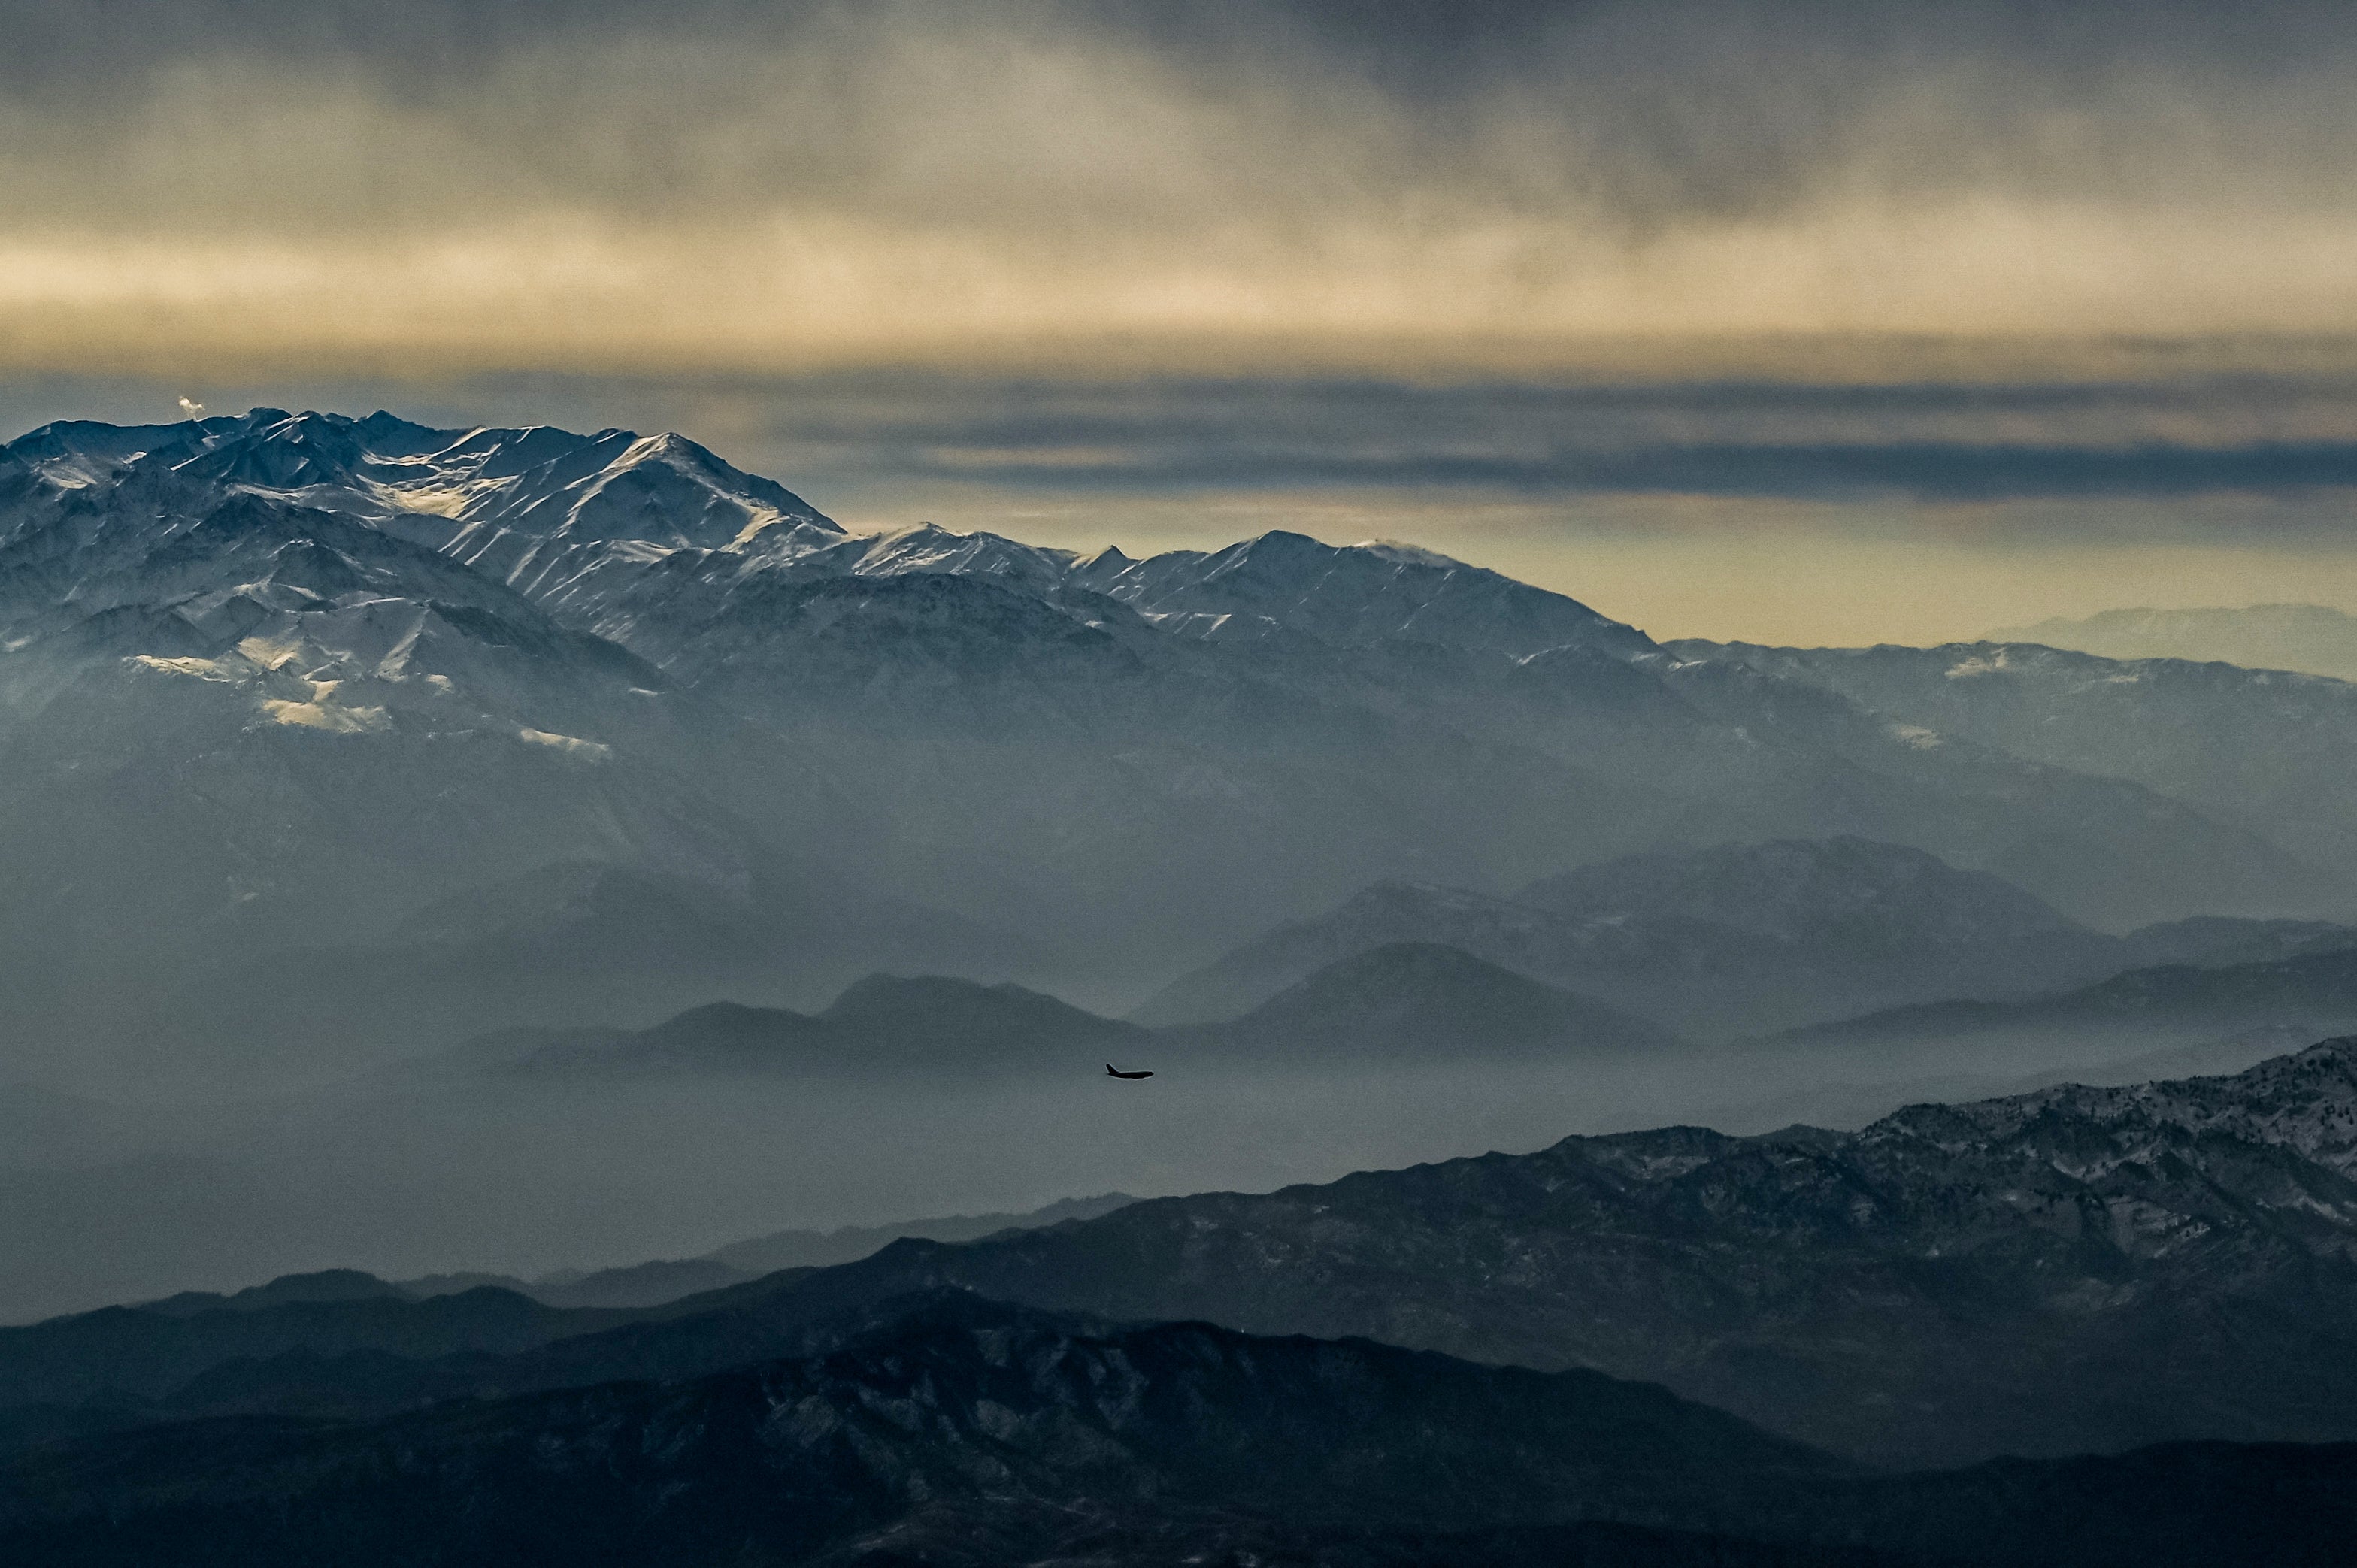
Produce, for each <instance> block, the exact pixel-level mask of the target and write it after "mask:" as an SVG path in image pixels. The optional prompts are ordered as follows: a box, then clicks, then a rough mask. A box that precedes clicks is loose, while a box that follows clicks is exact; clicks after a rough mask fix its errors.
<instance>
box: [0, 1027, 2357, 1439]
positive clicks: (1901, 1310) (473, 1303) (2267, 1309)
mask: <svg viewBox="0 0 2357 1568" xmlns="http://www.w3.org/2000/svg"><path fill="white" fill-rule="evenodd" d="M2352 1170H2357V1044H2352V1042H2349V1041H2345V1040H2342V1041H2332V1042H2328V1043H2325V1044H2323V1045H2319V1046H2316V1047H2311V1048H2309V1049H2308V1050H2305V1051H2301V1052H2298V1053H2297V1054H2294V1055H2291V1056H2287V1057H2279V1058H2273V1059H2271V1060H2269V1061H2266V1062H2264V1063H2262V1064H2260V1065H2259V1066H2257V1067H2255V1068H2253V1069H2249V1070H2248V1071H2245V1072H2243V1073H2240V1074H2237V1075H2234V1076H2232V1077H2225V1078H2210V1079H2183V1080H2179V1081H2175V1082H2168V1083H2159V1084H2148V1085H2137V1086H2131V1087H2124V1088H2109V1089H2097V1088H2084V1087H2074V1086H2063V1087H2058V1088H2054V1089H2050V1090H2040V1091H2039V1092H2036V1093H2032V1094H2029V1095H2023V1096H2018V1097H2013V1098H2008V1099H2002V1100H1994V1101H1978V1102H1973V1103H1967V1104H1962V1105H1953V1106H1941V1105H1924V1106H1917V1107H1912V1108H1910V1109H1909V1110H1907V1111H1904V1112H1900V1113H1898V1114H1896V1115H1893V1116H1890V1117H1888V1118H1885V1119H1884V1120H1882V1121H1880V1122H1876V1123H1874V1124H1872V1125H1870V1126H1868V1127H1867V1128H1865V1129H1863V1130H1861V1131H1859V1132H1857V1133H1830V1132H1825V1131H1823V1130H1813V1129H1808V1128H1794V1129H1791V1130H1788V1131H1787V1132H1784V1133H1775V1134H1770V1135H1767V1136H1763V1137H1754V1138H1736V1137H1729V1136H1727V1135H1724V1134H1721V1133H1713V1132H1709V1131H1706V1130H1705V1129H1700V1128H1691V1127H1688V1128H1665V1129H1661V1130H1658V1131H1654V1132H1648V1133H1624V1134H1616V1135H1611V1136H1605V1137H1575V1138H1569V1139H1566V1140H1564V1141H1562V1142H1561V1143H1559V1144H1555V1145H1553V1146H1551V1147H1549V1148H1547V1149H1544V1150H1542V1151H1540V1152H1537V1153H1534V1154H1529V1155H1485V1156H1482V1157H1480V1158H1478V1159H1459V1160H1452V1161H1448V1162H1443V1163H1440V1164H1437V1165H1423V1166H1417V1167H1415V1168H1412V1169H1406V1170H1398V1171H1371V1172H1365V1173H1361V1174H1359V1175H1356V1176H1350V1177H1346V1178H1344V1179H1343V1180H1341V1181H1339V1182H1334V1183H1331V1184H1328V1185H1325V1186H1319V1187H1292V1188H1287V1189H1285V1190H1283V1191H1279V1192H1275V1193H1271V1194H1266V1195H1261V1196H1250V1195H1242V1194H1206V1195H1201V1196H1198V1197H1179V1198H1163V1199H1155V1200H1149V1201H1145V1202H1138V1203H1133V1204H1129V1205H1126V1206H1125V1207H1122V1208H1116V1209H1114V1210H1113V1211H1112V1212H1110V1213H1106V1214H1103V1215H1102V1216H1101V1217H1098V1218H1095V1219H1085V1220H1072V1221H1069V1222H1066V1223H1062V1224H1059V1225H1055V1226H1052V1227H1049V1228H1047V1229H1042V1230H1018V1231H1013V1232H1009V1233H1004V1234H1000V1235H997V1236H994V1237H990V1238H987V1239H984V1240H975V1241H972V1242H968V1243H964V1244H962V1245H950V1244H943V1243H940V1242H933V1241H926V1240H914V1239H907V1240H898V1241H894V1242H892V1243H891V1244H889V1245H888V1246H886V1247H884V1248H883V1249H882V1250H880V1251H877V1252H876V1253H875V1254H874V1255H872V1256H870V1257H868V1258H866V1259H865V1260H863V1261H860V1262H853V1263H847V1264H844V1265H840V1266H836V1267H833V1268H823V1269H803V1270H794V1271H789V1272H786V1273H780V1274H776V1275H772V1276H769V1277H767V1278H763V1279H759V1280H754V1281H751V1282H748V1283H742V1284H737V1285H732V1286H729V1287H727V1288H726V1289H723V1290H720V1291H717V1292H712V1293H707V1294H701V1295H694V1296H689V1297H684V1298H682V1299H680V1300H677V1301H673V1302H671V1303H668V1304H665V1305H661V1306H657V1307H651V1308H640V1309H633V1310H631V1311H627V1312H625V1311H612V1310H608V1311H604V1312H599V1311H590V1310H574V1311H570V1312H567V1311H561V1310H558V1309H554V1308H550V1307H546V1306H543V1305H540V1304H538V1303H535V1302H533V1301H530V1300H529V1299H527V1298H525V1297H524V1296H522V1295H520V1294H515V1293H512V1292H506V1291H500V1290H497V1289H491V1288H483V1289H478V1290H474V1291H469V1292H466V1293H462V1294H457V1295H454V1296H443V1297H437V1298H434V1299H431V1300H424V1301H419V1300H412V1299H406V1298H405V1295H404V1293H403V1292H402V1291H400V1290H399V1288H398V1287H393V1286H387V1285H384V1284H382V1283H381V1282H376V1281H372V1280H369V1279H367V1278H366V1277H365V1276H354V1275H337V1276H328V1277H326V1278H324V1279H322V1278H316V1277H315V1278H313V1279H309V1280H298V1281H291V1282H282V1283H281V1284H280V1285H278V1286H276V1287H274V1289H273V1290H271V1291H269V1292H265V1293H264V1294H263V1296H261V1297H258V1298H252V1299H248V1300H245V1301H243V1302H241V1301H240V1300H238V1299H237V1298H231V1299H229V1300H222V1299H221V1298H218V1297H215V1298H210V1299H182V1300H179V1301H177V1302H167V1303H165V1304H161V1305H159V1306H158V1307H155V1308H145V1309H130V1308H114V1309H109V1310H108V1311H105V1312H101V1313H96V1314H89V1315H84V1316H79V1317H71V1318H63V1319H58V1320H54V1321H52V1322H50V1323H46V1324H42V1325H38V1326H31V1327H27V1328H22V1329H12V1330H5V1331H0V1390H5V1394H0V1405H5V1406H7V1407H12V1408H13V1410H14V1413H13V1414H11V1415H10V1416H9V1417H8V1421H9V1423H12V1424H11V1427H10V1429H11V1430H13V1431H16V1432H17V1433H18V1434H20V1436H27V1437H42V1436H50V1435H56V1434H60V1433H67V1432H72V1431H75V1430H82V1431H88V1430H91V1429H92V1428H107V1427H117V1426H123V1425H125V1424H139V1423H151V1422H153V1421H156V1420H158V1419H164V1418H167V1417H170V1416H173V1415H197V1414H203V1413H208V1412H211V1413H219V1414H231V1413H239V1414H247V1415H264V1414H270V1413H274V1412H275V1413H279V1414H289V1413H296V1412H306V1413H310V1414H316V1415H332V1416H335V1417H336V1418H337V1419H372V1418H374V1417H375V1416H378V1415H383V1414H391V1413H394V1412H399V1411H403V1410H406V1409H411V1408H414V1406H416V1405H418V1404H419V1403H422V1402H430V1401H434V1400H440V1399H450V1398H458V1397H461V1396H478V1395H482V1394H485V1393H487V1392H500V1393H524V1392H530V1391H536V1390H547V1389H554V1388H565V1387H576V1386H582V1385H586V1384H589V1383H594V1382H601V1381H608V1380H616V1379H631V1378H650V1377H652V1378H661V1379H681V1378H693V1377H699V1376H703V1375H705V1374H707V1373H710V1372H715V1371H718V1370H721V1369H725V1368H727V1367H730V1366H735V1365H738V1364H741V1363H743V1362H746V1361H748V1360H751V1359H760V1358H764V1357H778V1356H791V1355H802V1354H807V1353H810V1351H811V1349H812V1348H813V1344H814V1343H815V1341H813V1339H812V1338H811V1336H812V1335H813V1333H816V1332H817V1331H818V1328H819V1326H822V1325H823V1324H825V1323H827V1322H830V1321H833V1320H834V1319H835V1318H836V1317H838V1316H840V1315H842V1314H845V1313H856V1312H864V1311H869V1310H872V1309H875V1308H877V1307H878V1306H879V1305H881V1304H885V1303H888V1302H889V1301H892V1300H894V1299H896V1298H899V1297H902V1296H906V1295H909V1294H911V1293H924V1292H930V1291H934V1290H939V1289H943V1288H950V1289H960V1290H966V1291H971V1292H974V1293H977V1294H981V1295H985V1296H988V1297H991V1298H994V1299H998V1300H1005V1301H1014V1302H1021V1303H1026V1304H1028V1305H1035V1306H1039V1307H1044V1308H1049V1309H1052V1310H1057V1311H1079V1312H1083V1313H1087V1314H1091V1315H1093V1316H1101V1317H1105V1318H1111V1319H1119V1320H1176V1319H1204V1320H1208V1321H1212V1322H1219V1323H1222V1324H1225V1325H1227V1326H1230V1327H1232V1328H1234V1329H1238V1330H1241V1331H1244V1332H1249V1333H1260V1334H1287V1333H1308V1334H1313V1335H1318V1336H1321V1337H1344V1336H1350V1335H1364V1336H1367V1337H1372V1338H1379V1339H1383V1340H1384V1341H1387V1342H1390V1343H1395V1344H1401V1345H1406V1346H1410V1347H1420V1348H1430V1349H1435V1350H1441V1351H1446V1352H1448V1353H1449V1354H1453V1355H1460V1356H1466V1357H1469V1358H1471V1359H1477V1360H1482V1361H1495V1362H1512V1363H1516V1364H1520V1365H1526V1366H1533V1367H1537V1368H1541V1369H1547V1368H1566V1367H1575V1366H1586V1367H1592V1368H1597V1369H1602V1370H1604V1371H1607V1372H1609V1373H1611V1374H1613V1375H1615V1376H1620V1377H1639V1378H1643V1379H1645V1380H1654V1381H1660V1382H1663V1383H1665V1384H1667V1385H1668V1386H1669V1387H1670V1388H1671V1389H1673V1390H1675V1391H1677V1392H1678V1393H1680V1394H1681V1395H1683V1396H1684V1397H1686V1398H1690V1399H1699V1400H1702V1401H1704V1402H1707V1403H1710V1404H1713V1405H1717V1406H1719V1407H1722V1408H1725V1409H1728V1410H1731V1411H1733V1412H1736V1413H1738V1414H1740V1415H1744V1416H1746V1417H1747V1418H1748V1419H1750V1420H1754V1421H1757V1422H1758V1423H1760V1424H1761V1425H1762V1426H1764V1427H1767V1428H1769V1429H1770V1430H1773V1431H1777V1432H1779V1433H1781V1434H1784V1435H1785V1436H1786V1437H1790V1438H1795V1439H1800V1440H1804V1441H1808V1442H1812V1443H1814V1444H1820V1445H1822V1446H1825V1447H1829V1448H1833V1449H1835V1450H1837V1451H1839V1452H1842V1453H1845V1454H1847V1455H1852V1456H1854V1457H1857V1458H1859V1459H1863V1460H1867V1461H1871V1462H1874V1463H1877V1464H1885V1465H1907V1464H1915V1465H1921V1464H1943V1463H1944V1464H1955V1463H1967V1462H1975V1461H1978V1460H1981V1459H1985V1458H1987V1457H1990V1456H1992V1455H2003V1454H2032V1455H2066V1454H2071V1453H2074V1452H2114V1451H2119V1450H2124V1449H2126V1448H2130V1447H2134V1446H2136V1445H2139V1444H2153V1443H2161V1442H2169V1441H2179V1440H2191V1439H2196V1438H2201V1439H2233V1440H2237V1441H2246V1442H2348V1441H2351V1440H2352V1438H2357V1425H2352V1412H2353V1411H2357V1386H2352V1374H2351V1373H2350V1371H2349V1369H2351V1368H2352V1367H2357V1355H2352V1350H2357V1345H2352V1343H2351V1342H2350V1330H2349V1328H2348V1326H2349V1325H2350V1324H2352V1323H2357V1312H2352V1307H2353V1306H2357V1265H2352V1234H2357V1230H2352V1227H2357V1185H2352V1179H2357V1178H2352Z"/></svg>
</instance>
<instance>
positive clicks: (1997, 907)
mask: <svg viewBox="0 0 2357 1568" xmlns="http://www.w3.org/2000/svg"><path fill="white" fill-rule="evenodd" d="M1401 942H1428V943H1440V944H1446V945H1448V946H1452V947H1455V948H1458V949H1460V950H1465V951H1467V952H1470V953H1474V954H1478V955H1479V956H1480V957H1481V958H1482V959H1484V960H1486V961H1490V962H1491V963H1494V964H1498V965H1501V966H1502V967H1504V968H1507V969H1510V970H1512V971H1514V972H1518V973H1522V974H1525V975H1530V976H1534V977H1536V978H1538V979H1541V980H1545V981H1549V982H1553V983H1556V984H1559V985H1563V986H1566V987H1569V988H1571V989H1573V990H1576V991H1580V992H1584V993H1588V994H1591V995H1594V996H1596V997H1598V998H1600V999H1603V1000H1606V1001H1609V1002H1610V1003H1612V1004H1616V1005H1618V1006H1620V1007H1623V1008H1627V1009H1629V1010H1631V1011H1632V1012H1635V1013H1639V1014H1641V1015H1647V1016H1650V1017H1653V1018H1658V1019H1661V1020H1663V1021H1664V1022H1665V1023H1668V1024H1671V1025H1673V1026H1677V1027H1680V1028H1684V1029H1690V1030H1693V1031H1695V1032H1696V1033H1698V1034H1701V1035H1703V1036H1706V1037H1707V1036H1711V1035H1720V1036H1724V1035H1727V1034H1732V1033H1738V1032H1754V1031H1764V1030H1765V1028H1766V1027H1767V1026H1768V1021H1770V1020H1792V1021H1796V1022H1797V1021H1799V1020H1804V1019H1806V1020H1817V1019H1825V1018H1829V1017H1834V1016H1838V1015H1843V1014H1846V1013H1850V1012H1860V1011H1865V1010H1866V1008H1867V1007H1870V1006H1872V1005H1874V1000H1870V999H1897V998H1906V999H1909V1000H1917V999H1921V1000H1925V1001H1929V1000H1931V999H1934V998H1937V999H1940V1000H1942V1001H1945V1000H1948V999H1950V998H1973V997H2007V996H2023V995H2027V994H2030V993H2038V992H2040V991H2047V990H2051V989H2058V988H2061V987H2063V986H2067V985H2070V984H2072V983H2083V982H2086V981H2089V980H2093V979H2095V978H2097V977H2100V976H2106V975H2110V974H2113V973H2115V972H2120V971H2124V970H2126V969H2129V968H2132V967H2136V966H2137V965H2139V964H2149V963H2152V962H2155V961H2172V962H2178V963H2189V964H2205V963H2222V962H2232V961H2247V960H2250V959H2254V958H2259V957H2267V956H2274V955H2275V954H2276V953H2278V952H2293V951H2298V950H2304V949H2307V948H2310V947H2319V948H2323V947H2330V946H2333V945H2335V944H2340V945H2348V944H2351V943H2357V931H2352V929H2349V928H2346V927H2341V926H2336V925H2332V924H2330V922H2324V921H2298V920H2291V921H2264V920H2248V919H2233V918H2218V917H2212V918H2202V919H2196V920H2188V921H2179V922H2171V923H2169V924H2166V925H2158V926H2154V927H2150V928H2147V929H2143V930H2139V931H2136V932H2133V933H2131V934H2129V935H2128V936H2126V937H2115V936H2110V935H2106V934H2104V933H2103V932H2099V931H2097V930H2094V929H2092V928H2090V927H2088V926H2086V925H2084V924H2083V923H2081V922H2079V921H2077V920H2073V919H2072V918H2069V917H2067V916H2065V915H2063V914H2061V912H2060V911H2058V910H2057V909H2055V908H2053V907H2052V906H2051V905H2050V904H2048V903H2046V902H2045V901H2044V900H2043V899H2040V898H2039V897H2037V896H2036V895H2034V894H2031V893H2029V892H2028V891H2026V890H2025V889H2023V888H2021V887H2018V886H2014V885H2012V884H2010V883H2007V882H2006V881H2004V880H2002V879H2001V878H1998V877H1996V876H1994V875H1990V874H1988V873H1986V872H1980V871H1964V870H1958V869H1956V868H1955V867H1953V866H1951V865H1948V864H1947V863H1945V862H1944V861H1942V860H1941V859H1939V858H1938V857H1937V856H1935V855H1932V854H1928V853H1926V852H1924V851H1922V850H1919V849H1913V848H1910V847H1908V846H1905V845H1900V844H1888V843H1874V842H1871V841H1868V840H1863V839H1857V838H1834V839H1824V840H1782V841H1770V842H1767V843H1750V844H1727V845H1717V846H1713V847H1711V848H1708V849H1704V850H1699V851H1687V852H1676V853H1672V852H1661V851H1656V852H1652V853H1650V854H1637V855H1628V856H1622V857H1619V858H1616V859H1613V860H1609V861H1603V862H1599V863H1597V864H1594V865H1587V866H1582V867H1579V868H1577V869H1576V870H1573V871H1569V872H1565V873H1561V874H1558V875H1555V876H1551V877H1544V878H1541V879H1540V880H1539V881H1537V882H1534V883H1533V884H1532V885H1530V886H1527V887H1525V888H1523V890H1521V891H1520V892H1519V893H1516V894H1515V895H1513V896H1512V897H1489V896H1485V895H1482V894H1478V893H1473V892H1469V891H1466V890H1464V889H1459V888H1448V887H1439V886H1431V885H1429V884H1416V883H1382V884H1377V885H1376V886H1372V887H1369V888H1366V889H1363V890H1362V891H1361V892H1360V893H1359V894H1357V895H1356V896H1354V897H1351V898H1350V899H1348V900H1346V901H1345V902H1343V903H1342V904H1340V905H1339V906H1337V907H1336V908H1333V909H1332V910H1330V911H1329V912H1327V913H1326V914H1324V915H1321V916H1318V917H1316V918H1312V919H1308V920H1303V921H1297V922H1293V923H1291V924H1288V925H1285V926H1280V927H1278V928H1276V929H1273V930H1270V931H1268V932H1266V933H1265V934H1263V935H1262V936H1260V937H1258V938H1256V939H1254V940H1252V941H1250V942H1247V943H1245V944H1243V946H1241V947H1239V948H1237V949H1235V950H1233V951H1232V952H1230V953H1229V954H1227V955H1226V956H1225V957H1223V958H1222V959H1221V960H1219V961H1217V962H1215V963H1213V964H1211V965H1209V966H1207V967H1206V968H1204V969H1201V970H1199V971H1197V972H1194V973H1191V974H1189V975H1185V976H1182V977H1181V978H1180V979H1179V980H1177V981H1175V982H1173V983H1171V984H1170V985H1168V987H1166V988H1164V990H1162V991H1161V992H1160V993H1157V994H1156V995H1155V996H1153V997H1152V998H1149V999H1148V1000H1147V1002H1146V1003H1145V1004H1143V1005H1142V1006H1140V1007H1139V1008H1138V1009H1137V1010H1136V1012H1135V1014H1134V1015H1133V1016H1134V1017H1135V1018H1136V1019H1137V1020H1138V1021H1139V1022H1142V1023H1176V1022H1184V1021H1191V1020H1196V1019H1213V1018H1222V1017H1231V1016H1234V1015H1236V1014H1238V1013H1241V1012H1243V1011H1244V1010H1245V1009H1246V1008H1249V1007H1252V1006H1254V1005H1257V1004H1260V1003H1261V1002H1263V1001H1264V1000H1265V998H1267V997H1269V996H1271V995H1273V994H1275V993H1276V992H1277V991H1279V990H1281V989H1282V988H1284V987H1286V986H1287V985H1291V984H1295V983H1299V982H1300V981H1301V979H1302V977H1304V976H1305V975H1307V974H1308V973H1309V972H1313V971H1316V970H1318V969H1319V968H1321V967H1323V966H1326V965H1329V964H1333V963H1336V962H1339V961H1344V960H1347V959H1350V958H1352V957H1354V956H1356V955H1359V954H1363V953H1367V952H1370V951H1372V950H1375V949H1377V948H1379V947H1383V946H1387V945H1390V944H1394V943H1401Z"/></svg>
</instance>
